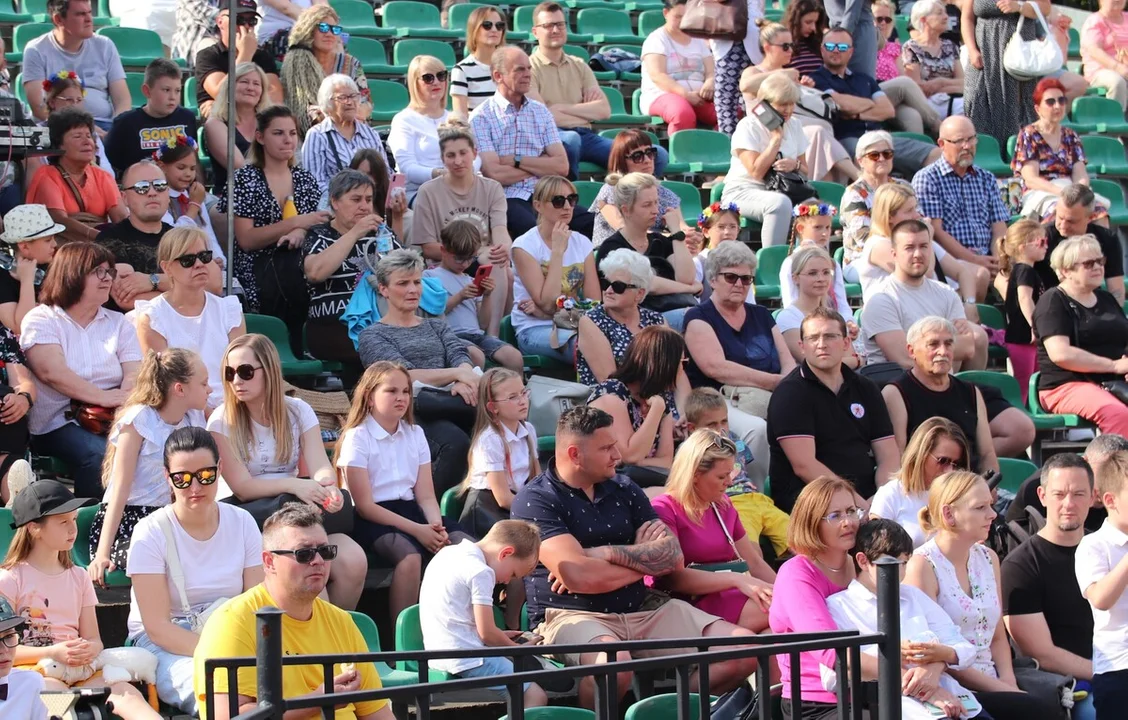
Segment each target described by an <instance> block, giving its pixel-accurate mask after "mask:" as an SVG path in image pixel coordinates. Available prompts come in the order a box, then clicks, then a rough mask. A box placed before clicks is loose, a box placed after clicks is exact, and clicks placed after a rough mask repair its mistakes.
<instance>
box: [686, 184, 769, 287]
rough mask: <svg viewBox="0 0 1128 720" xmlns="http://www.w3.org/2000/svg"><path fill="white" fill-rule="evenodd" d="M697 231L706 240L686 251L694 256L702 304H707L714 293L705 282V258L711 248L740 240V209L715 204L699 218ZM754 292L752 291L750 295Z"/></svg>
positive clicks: (702, 212) (730, 205)
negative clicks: (727, 241)
mask: <svg viewBox="0 0 1128 720" xmlns="http://www.w3.org/2000/svg"><path fill="white" fill-rule="evenodd" d="M697 229H698V230H700V231H701V235H702V236H703V238H704V239H703V240H702V242H701V245H700V246H697V245H696V244H694V245H688V244H687V245H686V249H687V250H689V254H690V255H692V256H693V265H694V269H695V271H696V278H695V279H696V280H697V282H699V283H701V284H702V289H701V302H705V301H706V300H708V299H709V295H710V294H711V292H712V288H711V287H710V286H709V283H707V282H705V256H706V255H708V254H709V253H708V250H709V248H715V247H717V245H719V244H721V243H722V242H724V241H726V240H737V239H739V238H740V208H738V207H737V206H736V204H735V203H727V204H722V203H720V202H715V203H713V204H712V205H710V206H709V207H707V208H705V209H704V210H702V211H701V214H700V215H698V216H697ZM752 292H753V290H752V289H750V290H749V294H752Z"/></svg>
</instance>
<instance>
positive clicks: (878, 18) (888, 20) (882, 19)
mask: <svg viewBox="0 0 1128 720" xmlns="http://www.w3.org/2000/svg"><path fill="white" fill-rule="evenodd" d="M873 21H874V22H875V23H877V24H878V25H888V24H889V23H891V22H893V18H891V17H884V16H882V15H875V16H874V18H873Z"/></svg>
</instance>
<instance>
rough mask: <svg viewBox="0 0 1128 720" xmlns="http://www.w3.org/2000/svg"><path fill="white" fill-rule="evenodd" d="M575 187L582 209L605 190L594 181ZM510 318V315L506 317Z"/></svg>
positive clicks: (579, 183)
mask: <svg viewBox="0 0 1128 720" xmlns="http://www.w3.org/2000/svg"><path fill="white" fill-rule="evenodd" d="M572 184H573V185H575V186H576V194H578V195H579V196H580V202H579V203H578V204H579V205H580V206H581V207H586V208H590V207H591V204H592V203H593V202H595V196H596V195H598V194H599V191H600V190H601V189H602V188H603V183H601V182H595V181H594V180H578V181H576V182H574V183H572ZM506 317H508V315H507V316H506Z"/></svg>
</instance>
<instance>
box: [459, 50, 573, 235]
mask: <svg viewBox="0 0 1128 720" xmlns="http://www.w3.org/2000/svg"><path fill="white" fill-rule="evenodd" d="M490 72H491V73H492V74H493V79H494V83H495V84H496V85H497V92H496V93H494V96H493V97H491V98H490V99H489V100H486V101H485V102H483V103H482V104H481V105H479V106H478V107H477V108H475V110H474V112H473V113H472V114H471V115H470V125H471V127H472V128H473V130H474V136H475V137H476V138H477V140H478V152H479V154H480V155H481V157H482V174H483V175H485V176H486V177H488V178H492V179H494V180H497V181H498V182H499V183H501V185H502V187H504V188H505V201H506V205H507V208H506V210H507V213H506V214H507V217H506V226H507V227H508V229H509V236H510V237H512V238H513V239H517V238H519V237H520V236H522V235H524V234H525V233H527V232H528V231H529V230H531V229H532V228H533V227H534V226H535V225H536V223H537V216H536V212H535V211H534V210H533V205H532V203H531V202H530V198H531V197H532V196H533V188H534V187H536V184H537V180H538V179H539V178H542V177H545V176H547V175H560V176H564V177H566V176H567V175H568V155H567V154H566V153H565V152H564V145H563V144H562V143H561V142H560V133H559V132H557V130H556V121H555V120H554V119H553V117H552V113H551V112H549V110H548V108H547V107H545V106H544V104H543V103H539V102H537V101H536V100H533V99H532V98H530V97H528V92H529V86H530V85H531V83H532V77H533V73H532V63H531V62H530V60H529V56H528V55H527V54H525V51H523V50H521V49H520V48H517V47H513V46H505V47H500V48H498V49H497V50H496V51H495V52H494V56H493V62H492V65H491V68H490ZM594 224H595V216H593V215H592V214H591V213H590V212H589V211H588V210H587V209H586V208H583V207H576V209H575V211H574V212H573V213H572V223H571V227H572V230H574V231H576V232H578V233H580V234H581V235H583V236H584V237H589V238H590V237H591V235H592V229H593V225H594Z"/></svg>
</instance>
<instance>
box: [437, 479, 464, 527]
mask: <svg viewBox="0 0 1128 720" xmlns="http://www.w3.org/2000/svg"><path fill="white" fill-rule="evenodd" d="M464 500H465V498H464V497H463V495H462V487H461V485H455V486H454V487H452V488H449V489H448V490H447V491H446V492H445V493H443V497H442V499H441V500H439V512H441V513H442V514H443V517H445V518H452V519H454V520H457V519H458V517H459V516H460V515H462V504H463V502H464Z"/></svg>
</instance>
